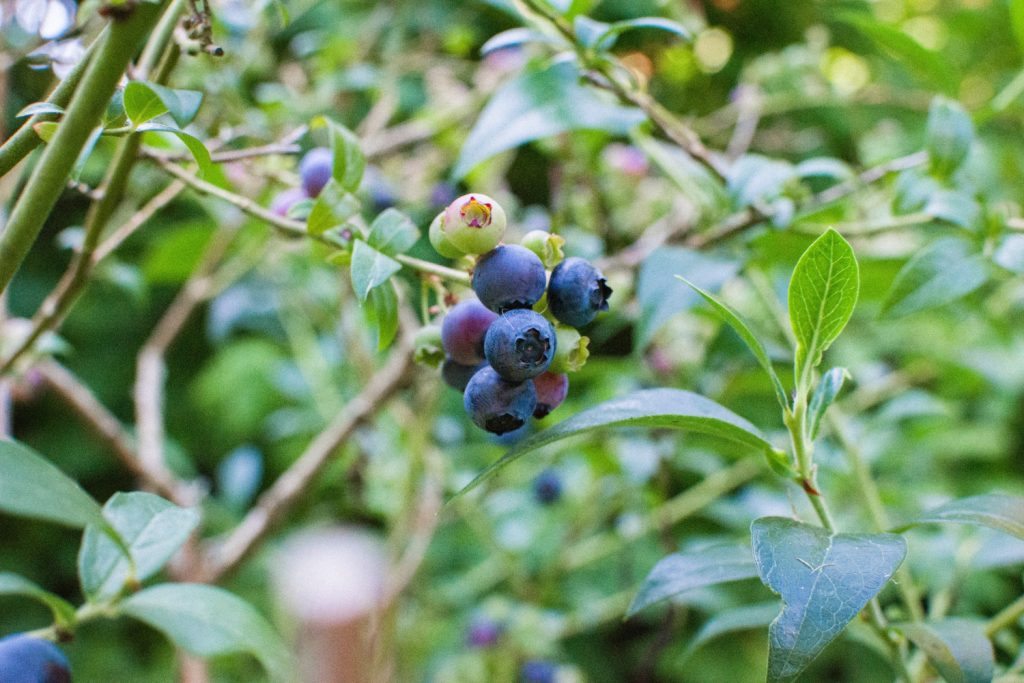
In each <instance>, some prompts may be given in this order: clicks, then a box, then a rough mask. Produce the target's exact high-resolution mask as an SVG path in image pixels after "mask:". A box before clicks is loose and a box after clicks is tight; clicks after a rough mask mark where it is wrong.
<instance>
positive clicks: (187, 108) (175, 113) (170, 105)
mask: <svg viewBox="0 0 1024 683" xmlns="http://www.w3.org/2000/svg"><path fill="white" fill-rule="evenodd" d="M146 85H147V86H148V87H149V89H150V90H152V91H153V92H154V93H155V94H156V96H157V97H159V98H160V101H161V102H163V104H164V106H165V107H167V111H168V113H169V114H170V115H171V118H172V119H174V122H175V123H176V124H178V125H179V126H181V127H182V128H184V127H185V126H187V125H188V124H190V123H192V119H194V118H195V117H196V114H197V113H199V106H200V105H201V104H202V103H203V93H201V92H199V91H198V90H176V89H174V88H168V87H167V86H164V85H160V84H159V83H151V82H149V81H146ZM132 120H134V119H132Z"/></svg>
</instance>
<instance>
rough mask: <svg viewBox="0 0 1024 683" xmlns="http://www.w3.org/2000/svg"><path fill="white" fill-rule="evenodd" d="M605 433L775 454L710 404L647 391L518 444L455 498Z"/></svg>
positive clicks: (745, 425)
mask: <svg viewBox="0 0 1024 683" xmlns="http://www.w3.org/2000/svg"><path fill="white" fill-rule="evenodd" d="M601 427H658V428H670V429H684V430H689V431H694V432H700V433H703V434H710V435H712V436H719V437H722V438H724V439H729V440H732V441H736V442H739V443H742V444H746V445H748V446H752V447H754V448H757V449H760V450H772V445H771V444H770V443H768V441H767V440H766V439H765V437H764V436H763V435H762V434H761V432H760V431H759V430H758V429H757V427H755V426H754V425H752V424H750V423H749V422H747V421H746V420H744V419H743V418H742V417H740V416H739V415H737V414H735V413H733V412H732V411H731V410H728V409H727V408H724V407H723V406H721V405H719V404H717V403H715V402H714V401H712V400H711V399H709V398H705V397H704V396H700V395H698V394H694V393H692V392H689V391H683V390H680V389H644V390H642V391H635V392H633V393H631V394H627V395H625V396H621V397H619V398H614V399H612V400H610V401H606V402H604V403H602V404H600V405H597V406H594V407H593V408H590V409H588V410H584V411H583V412H581V413H577V414H576V415H573V416H572V417H570V418H568V419H567V420H564V421H562V422H559V423H558V424H557V425H555V426H554V427H549V428H548V429H545V430H544V431H542V432H540V433H538V434H534V435H533V436H531V437H529V438H527V439H524V440H523V441H520V442H519V443H518V444H516V445H515V446H514V447H513V448H512V449H511V450H510V451H508V452H507V453H506V454H505V455H504V456H502V458H501V459H500V460H498V461H497V462H495V463H492V464H491V465H490V466H489V467H487V468H486V469H485V470H484V471H483V472H481V473H480V474H479V475H477V477H476V479H474V480H473V481H471V482H470V483H469V484H468V485H466V487H465V488H463V489H462V490H461V491H460V492H459V493H458V494H457V495H462V494H464V493H466V492H467V491H469V490H471V489H473V488H476V487H477V486H479V485H480V484H481V483H483V482H484V481H486V480H487V479H490V478H491V477H493V476H494V475H495V474H497V473H498V472H499V471H500V470H501V469H502V468H504V467H505V466H506V465H508V464H510V463H512V462H513V461H515V460H518V459H519V458H521V457H522V456H524V455H526V454H527V453H530V452H531V451H535V450H537V449H538V448H541V447H542V446H547V445H548V444H550V443H554V442H555V441H560V440H562V439H567V438H569V437H570V436H576V435H577V434H586V433H591V432H593V430H595V429H598V428H601Z"/></svg>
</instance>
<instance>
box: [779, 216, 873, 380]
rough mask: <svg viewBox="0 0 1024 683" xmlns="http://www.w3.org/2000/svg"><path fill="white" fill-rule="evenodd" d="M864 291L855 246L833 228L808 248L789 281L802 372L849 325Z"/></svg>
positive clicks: (790, 301)
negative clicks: (851, 245) (859, 295)
mask: <svg viewBox="0 0 1024 683" xmlns="http://www.w3.org/2000/svg"><path fill="white" fill-rule="evenodd" d="M859 292H860V274H859V269H858V266H857V257H856V256H854V253H853V248H851V247H850V245H849V243H848V242H847V241H846V240H845V239H843V236H842V235H840V234H839V233H838V232H836V231H835V230H832V229H829V230H828V231H827V232H825V234H824V235H822V236H821V237H819V238H818V239H816V240H815V241H814V243H813V244H811V246H810V247H808V248H807V251H805V252H804V253H803V256H801V257H800V260H799V261H798V262H797V264H796V268H795V269H794V271H793V277H792V279H790V281H789V319H790V323H791V325H792V326H793V332H795V333H796V341H797V353H796V355H797V368H798V372H800V371H802V370H804V369H805V363H809V364H810V365H811V367H813V366H816V365H817V364H818V363H820V362H821V354H822V353H824V352H825V350H826V349H828V347H829V346H830V345H831V344H832V342H833V341H835V339H836V337H838V336H839V333H840V332H842V331H843V328H844V327H846V323H847V322H849V320H850V316H851V315H852V314H853V308H854V306H856V305H857V295H858V293H859Z"/></svg>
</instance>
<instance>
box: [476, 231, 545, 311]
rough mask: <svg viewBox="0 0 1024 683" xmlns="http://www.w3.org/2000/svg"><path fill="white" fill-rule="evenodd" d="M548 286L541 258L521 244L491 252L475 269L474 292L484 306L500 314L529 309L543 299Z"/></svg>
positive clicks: (482, 258) (483, 257)
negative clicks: (517, 309)
mask: <svg viewBox="0 0 1024 683" xmlns="http://www.w3.org/2000/svg"><path fill="white" fill-rule="evenodd" d="M546 284H547V274H546V273H545V272H544V264H543V263H541V260H540V258H539V257H538V256H537V255H536V254H534V253H533V252H532V251H530V250H529V249H527V248H526V247H521V246H519V245H518V244H506V245H502V246H500V247H497V248H496V249H492V250H491V251H489V252H487V253H486V254H484V255H483V256H481V257H480V259H479V260H478V261H477V262H476V267H475V268H474V269H473V291H474V292H476V295H477V296H478V297H479V298H480V301H481V302H483V304H484V306H487V308H489V309H491V310H492V311H497V312H498V313H503V312H505V311H507V310H510V309H513V308H530V307H531V306H533V305H534V304H535V303H537V302H538V301H540V298H541V297H542V296H544V286H545V285H546Z"/></svg>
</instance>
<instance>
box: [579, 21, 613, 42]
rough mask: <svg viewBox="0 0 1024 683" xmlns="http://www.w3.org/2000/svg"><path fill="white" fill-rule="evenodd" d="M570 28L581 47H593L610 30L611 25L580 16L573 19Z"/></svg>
mask: <svg viewBox="0 0 1024 683" xmlns="http://www.w3.org/2000/svg"><path fill="white" fill-rule="evenodd" d="M572 28H573V32H574V33H575V34H576V42H578V43H579V44H580V45H582V46H583V47H595V46H596V45H597V43H598V41H600V39H601V37H602V36H603V35H605V34H606V33H607V32H608V29H609V28H611V24H606V23H605V22H603V21H597V20H595V19H591V18H590V17H587V16H582V15H581V16H578V17H575V18H574V19H573V22H572ZM612 42H614V41H612Z"/></svg>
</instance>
